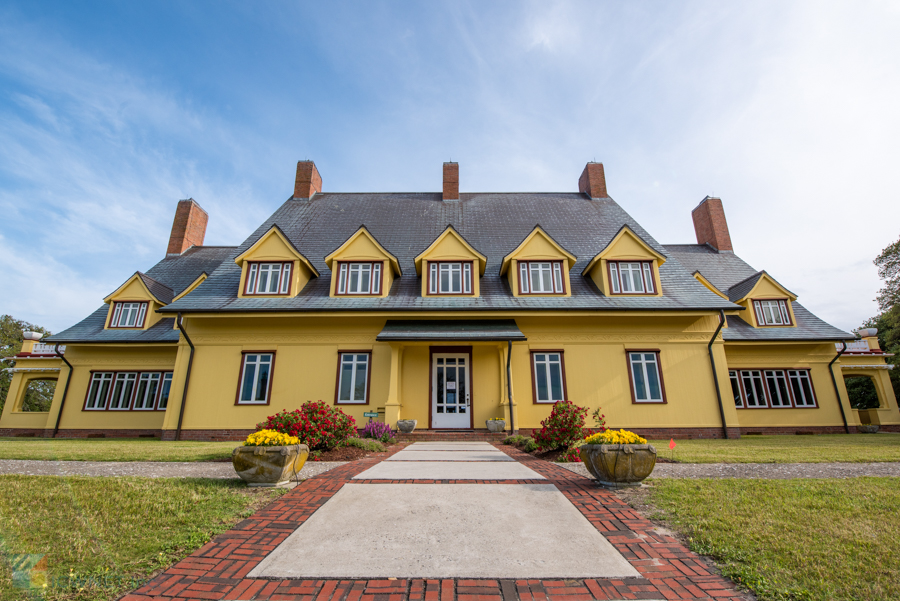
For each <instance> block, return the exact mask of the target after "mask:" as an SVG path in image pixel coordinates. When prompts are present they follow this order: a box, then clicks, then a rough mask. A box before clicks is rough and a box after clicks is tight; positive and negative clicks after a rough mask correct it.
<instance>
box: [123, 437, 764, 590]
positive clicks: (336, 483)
mask: <svg viewBox="0 0 900 601" xmlns="http://www.w3.org/2000/svg"><path fill="white" fill-rule="evenodd" d="M418 448H421V447H418ZM418 448H412V447H410V448H408V449H407V450H402V451H399V452H398V451H393V452H389V453H388V454H379V455H377V456H376V455H371V456H369V457H366V458H364V459H360V460H357V461H353V462H350V463H348V464H346V465H342V466H339V467H337V468H334V469H332V470H329V471H328V472H325V473H323V474H320V475H319V476H316V477H314V478H311V479H309V480H306V481H304V482H302V483H301V484H300V485H299V486H297V487H296V488H295V489H294V490H292V491H291V492H289V493H287V494H285V495H284V496H282V497H280V498H279V499H277V500H276V501H274V502H272V503H271V504H269V505H268V506H266V507H264V508H263V509H261V510H260V511H258V512H256V513H255V514H254V515H252V516H250V517H249V518H248V519H246V520H244V521H242V522H240V523H239V524H237V525H236V526H235V527H234V528H233V529H232V530H230V531H228V532H225V533H223V534H221V535H219V536H218V537H216V538H215V539H213V540H212V541H211V542H209V543H208V544H206V545H205V546H204V547H202V548H201V549H199V550H198V551H196V552H195V553H194V554H192V555H191V556H190V557H187V558H186V559H184V560H182V561H180V562H179V563H177V564H176V565H174V566H172V567H171V568H169V569H168V570H166V571H165V572H164V573H162V574H159V575H158V576H156V577H155V578H153V579H152V580H151V581H150V582H148V583H147V584H146V585H144V586H143V587H141V588H140V589H138V590H137V591H135V592H133V593H131V594H128V595H126V596H125V597H124V598H123V601H163V600H167V599H168V600H172V601H174V600H175V599H188V598H190V599H198V598H199V599H232V600H237V599H244V600H251V599H252V600H256V601H263V600H271V601H274V600H275V599H281V600H294V601H300V600H303V601H313V600H315V601H588V600H590V599H650V600H662V599H707V600H710V599H729V600H731V601H737V600H742V599H747V598H748V597H747V596H743V595H741V594H739V593H738V592H737V591H736V590H735V589H734V586H733V585H732V584H731V583H730V582H729V581H727V580H725V579H723V578H722V577H721V576H718V575H717V574H715V573H713V572H712V571H711V568H710V566H709V565H708V564H707V563H706V562H705V561H704V560H703V559H702V558H700V557H698V556H697V555H695V554H694V553H691V552H690V551H689V550H687V549H686V548H685V547H683V546H682V545H681V544H680V543H679V542H678V541H677V540H676V539H674V538H673V537H672V536H671V535H670V534H669V533H668V532H666V531H663V530H661V529H658V528H656V527H655V526H654V525H653V524H652V523H651V522H649V521H648V520H646V519H645V518H643V517H642V516H641V515H640V514H639V513H637V511H635V510H634V509H632V508H631V507H629V506H628V505H627V504H626V503H625V502H624V501H623V500H621V499H620V498H619V497H618V496H616V495H615V494H613V493H611V492H609V491H607V490H605V489H602V488H600V487H597V486H595V485H594V484H593V483H592V482H591V481H589V480H587V479H585V478H583V477H581V476H579V475H578V474H575V473H573V472H571V471H569V470H565V469H563V468H561V467H559V466H557V465H554V464H550V463H547V462H545V461H542V460H539V459H536V458H534V457H532V456H530V455H527V454H525V453H522V452H520V451H518V450H517V449H515V448H511V447H501V448H500V449H502V451H501V450H500V449H495V450H493V451H490V450H488V449H484V450H482V449H476V450H477V451H478V452H484V453H487V452H494V453H505V454H506V455H508V456H509V457H511V458H512V459H514V460H515V464H516V465H521V467H523V468H525V469H526V470H528V471H529V472H530V473H532V474H536V475H537V476H538V477H539V478H536V477H533V476H532V477H531V478H530V479H519V478H518V477H516V478H515V479H508V478H506V477H504V476H503V474H500V473H498V474H494V476H495V479H494V480H490V481H484V480H472V479H466V480H450V479H439V478H435V476H436V475H440V472H438V471H433V472H432V473H430V474H428V473H414V472H412V471H407V472H406V473H399V474H395V475H397V476H400V477H399V478H397V479H393V480H381V479H370V477H371V476H372V475H373V474H374V475H377V474H378V469H379V466H383V465H388V466H389V467H390V469H391V470H397V469H400V470H413V469H414V468H415V469H418V470H424V469H426V468H427V469H431V470H439V469H443V468H441V467H440V466H441V465H442V464H448V463H449V464H456V465H464V466H469V467H474V466H488V467H494V468H496V469H498V470H500V469H504V468H505V466H508V465H510V462H508V461H477V462H471V461H465V460H464V459H463V460H460V459H462V458H463V455H458V456H456V457H453V456H451V455H448V456H445V457H443V458H442V459H444V460H443V461H441V460H438V461H434V460H432V461H415V460H409V461H407V460H404V461H392V462H391V461H384V460H385V459H387V458H388V457H390V456H392V455H395V454H399V453H416V452H420V451H418V450H417V449H418ZM437 450H438V449H430V450H428V452H435V451H437ZM441 450H444V449H441ZM446 451H447V452H448V453H450V454H452V453H454V452H455V451H452V450H449V449H448V450H446ZM497 458H498V459H499V458H500V457H499V455H498V456H497ZM423 464H427V465H423ZM523 518H524V519H523ZM526 521H527V522H528V523H524V522H526ZM345 522H346V523H345ZM479 533H481V535H480V534H479ZM460 536H462V537H463V538H461V539H458V538H457V537H460ZM531 537H536V538H531ZM601 540H602V541H603V542H602V543H600V542H598V541H601ZM485 543H488V545H487V546H485ZM542 545H548V546H554V547H555V546H559V545H562V546H563V547H564V549H565V551H564V552H563V553H561V554H559V555H560V556H561V558H562V561H563V562H569V563H570V564H571V565H578V566H580V567H579V568H578V569H579V570H581V571H580V572H579V574H578V575H577V576H570V577H565V578H548V577H543V578H542V577H540V576H539V574H541V573H544V572H545V571H546V570H547V566H542V565H535V558H536V557H538V556H540V548H539V547H541V546H542ZM576 548H577V549H578V551H577V552H573V549H576ZM610 548H612V552H609V549H610ZM341 553H343V556H341ZM576 555H579V556H583V557H578V556H576ZM320 556H324V557H327V558H329V559H330V560H329V561H328V562H322V561H319V557H320ZM507 556H509V557H515V558H518V560H519V561H521V562H526V563H525V564H523V565H525V566H526V567H527V569H526V571H527V572H529V573H528V575H527V576H523V577H516V576H515V574H516V573H517V572H515V570H516V569H517V565H516V562H515V561H513V562H508V561H507V560H506V559H505V558H506V557H507ZM598 556H602V557H598ZM276 560H277V561H276ZM622 560H624V562H625V564H627V565H623V564H622V563H621V561H622ZM317 562H318V563H317ZM504 562H506V563H504ZM528 562H531V563H528ZM276 564H279V565H276ZM311 565H318V566H319V567H318V568H315V569H316V570H318V571H317V572H315V573H313V571H312V570H311V569H310V568H309V567H308V566H311ZM494 565H502V566H505V567H504V569H503V570H500V571H498V570H496V569H495V568H494ZM560 565H562V564H560V563H559V562H558V561H557V562H556V563H554V564H553V565H551V566H550V567H551V568H552V567H553V566H557V567H558V566H560ZM435 566H437V567H438V568H445V570H444V571H441V572H440V573H434V572H433V570H434V568H435ZM351 568H355V569H357V570H358V573H359V574H364V573H376V572H377V573H383V574H397V576H396V577H390V576H387V577H375V576H362V575H360V576H358V577H353V576H350V575H349V574H348V573H347V572H346V570H349V569H351ZM398 569H401V570H405V571H404V572H403V573H400V572H397V571H395V570H398ZM463 569H466V570H472V573H470V572H468V571H467V572H465V575H459V574H463V571H462V570H463ZM563 569H567V568H566V567H565V566H563ZM329 570H330V571H329ZM379 570H380V572H379ZM490 570H494V571H495V572H496V573H498V574H499V575H497V576H493V577H486V576H481V577H478V576H479V575H481V574H485V573H488V572H490ZM507 570H509V571H507ZM602 570H608V571H607V572H606V573H607V574H609V573H613V571H615V570H618V571H619V573H620V575H619V576H611V577H610V576H603V575H602V574H603V573H602ZM626 570H628V571H630V573H631V574H636V575H625V573H624V572H625V571H626ZM338 573H341V574H346V577H340V576H337V575H336V574H338ZM417 573H423V574H424V573H428V574H434V577H415V574H417ZM265 574H269V576H268V577H267V576H266V575H265ZM300 574H304V576H301V575H300ZM257 576H259V577H257Z"/></svg>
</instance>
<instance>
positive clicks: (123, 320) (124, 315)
mask: <svg viewBox="0 0 900 601" xmlns="http://www.w3.org/2000/svg"><path fill="white" fill-rule="evenodd" d="M113 302H114V304H115V306H114V307H113V316H112V319H111V320H110V321H109V327H111V328H130V329H134V328H143V327H144V320H145V319H146V317H147V301H113ZM129 321H131V323H130V324H129Z"/></svg>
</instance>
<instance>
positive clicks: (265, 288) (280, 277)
mask: <svg viewBox="0 0 900 601" xmlns="http://www.w3.org/2000/svg"><path fill="white" fill-rule="evenodd" d="M290 290H291V263H290V262H284V263H250V265H249V271H248V273H247V286H246V289H245V290H244V294H249V295H256V294H266V295H269V294H288V293H290Z"/></svg>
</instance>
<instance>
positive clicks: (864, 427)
mask: <svg viewBox="0 0 900 601" xmlns="http://www.w3.org/2000/svg"><path fill="white" fill-rule="evenodd" d="M856 429H857V430H859V432H860V433H861V434H877V433H878V425H877V424H860V425H858V426H856Z"/></svg>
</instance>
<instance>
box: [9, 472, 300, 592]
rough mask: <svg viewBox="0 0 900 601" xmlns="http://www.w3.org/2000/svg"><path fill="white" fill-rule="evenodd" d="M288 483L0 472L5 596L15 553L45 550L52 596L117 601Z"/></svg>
mask: <svg viewBox="0 0 900 601" xmlns="http://www.w3.org/2000/svg"><path fill="white" fill-rule="evenodd" d="M281 494H283V491H280V490H279V491H276V490H271V489H248V488H247V487H246V486H244V485H243V484H239V483H234V482H230V481H218V480H199V479H198V480H182V479H150V478H87V477H66V478H60V477H56V476H0V537H2V538H0V550H2V552H3V557H4V558H5V559H6V560H7V561H4V562H3V567H2V568H0V599H2V600H3V601H6V600H12V599H22V598H23V597H25V596H26V595H25V591H23V590H22V589H21V588H16V587H15V586H14V583H13V580H12V572H11V570H10V567H9V565H10V564H9V561H10V559H11V554H25V553H27V554H45V555H46V559H47V567H48V572H47V581H48V582H49V585H48V587H47V589H46V593H45V594H44V595H43V596H36V597H35V598H40V599H46V600H51V601H57V600H59V601H61V600H65V601H76V600H77V601H88V600H91V601H94V600H105V599H115V598H117V597H118V596H119V595H120V594H121V593H122V592H124V591H127V590H131V589H133V588H135V587H137V586H139V585H140V584H141V583H143V582H144V581H145V580H147V579H148V578H149V577H150V575H151V574H153V573H154V572H155V571H156V570H159V569H161V568H164V567H167V566H169V565H170V564H172V563H173V562H175V561H177V560H179V559H181V558H183V557H185V556H186V555H188V554H190V553H191V552H193V551H194V550H196V549H198V548H199V547H201V546H202V545H203V544H205V543H206V542H207V541H208V540H209V539H210V538H212V537H213V536H215V535H216V534H218V533H220V532H223V531H225V530H227V529H228V528H229V527H231V526H232V525H234V524H235V523H237V522H238V521H240V520H241V519H243V518H245V517H247V516H248V515H250V514H251V513H253V512H254V511H255V510H256V509H258V508H259V507H262V506H263V505H265V504H267V503H268V502H270V501H271V500H273V499H275V498H276V497H277V496H279V495H281Z"/></svg>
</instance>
